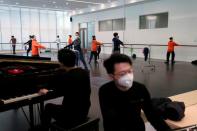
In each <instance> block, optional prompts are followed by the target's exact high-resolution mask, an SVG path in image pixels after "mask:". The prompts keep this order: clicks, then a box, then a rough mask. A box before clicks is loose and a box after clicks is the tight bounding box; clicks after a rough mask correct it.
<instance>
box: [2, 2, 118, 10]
mask: <svg viewBox="0 0 197 131" xmlns="http://www.w3.org/2000/svg"><path fill="white" fill-rule="evenodd" d="M114 1H117V0H0V4H2V5H12V6H25V7H36V8H49V9H59V10H76V9H83V8H88V7H92V6H94V5H95V6H96V5H99V4H102V3H110V2H114Z"/></svg>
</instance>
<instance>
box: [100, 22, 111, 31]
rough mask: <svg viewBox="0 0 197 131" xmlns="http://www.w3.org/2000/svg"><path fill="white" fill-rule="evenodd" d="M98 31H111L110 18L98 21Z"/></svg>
mask: <svg viewBox="0 0 197 131" xmlns="http://www.w3.org/2000/svg"><path fill="white" fill-rule="evenodd" d="M99 31H112V20H105V21H99Z"/></svg>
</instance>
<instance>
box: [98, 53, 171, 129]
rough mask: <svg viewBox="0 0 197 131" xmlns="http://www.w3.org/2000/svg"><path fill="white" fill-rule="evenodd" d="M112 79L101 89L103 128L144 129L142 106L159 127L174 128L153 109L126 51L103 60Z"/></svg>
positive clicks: (152, 122)
mask: <svg viewBox="0 0 197 131" xmlns="http://www.w3.org/2000/svg"><path fill="white" fill-rule="evenodd" d="M104 67H105V68H106V70H107V73H108V74H109V76H110V77H111V78H112V81H110V82H108V83H106V84H104V85H103V86H102V87H101V88H100V89H99V101H100V107H101V112H102V116H103V124H104V131H145V125H144V122H143V119H142V118H141V115H140V114H141V109H142V110H143V111H144V113H145V115H146V117H147V119H148V120H149V122H150V123H151V124H152V125H153V127H154V128H155V129H156V130H158V131H171V129H170V128H169V126H168V125H167V124H166V123H165V121H164V120H163V119H161V117H160V116H157V115H156V114H155V112H154V111H153V109H152V105H151V98H150V94H149V92H148V90H147V89H146V87H145V86H144V85H142V84H140V83H138V82H135V81H133V78H134V75H133V67H132V61H131V59H130V58H129V57H128V56H126V55H123V54H112V55H111V56H110V57H109V58H108V59H106V60H105V61H104Z"/></svg>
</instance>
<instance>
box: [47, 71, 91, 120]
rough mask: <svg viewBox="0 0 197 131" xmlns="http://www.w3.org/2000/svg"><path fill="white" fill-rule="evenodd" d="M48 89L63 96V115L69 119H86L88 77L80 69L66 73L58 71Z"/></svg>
mask: <svg viewBox="0 0 197 131" xmlns="http://www.w3.org/2000/svg"><path fill="white" fill-rule="evenodd" d="M58 72H59V73H57V72H56V73H57V75H55V78H53V81H52V82H51V83H50V84H49V88H50V89H53V90H54V91H56V93H58V94H59V95H62V96H64V98H63V102H62V105H63V107H64V111H65V113H64V115H65V116H67V117H69V116H70V117H71V118H77V119H79V118H86V117H87V115H88V111H89V108H90V93H91V88H90V77H89V73H88V72H87V71H86V70H84V69H81V68H74V69H71V70H70V71H68V72H66V71H65V70H59V71H58Z"/></svg>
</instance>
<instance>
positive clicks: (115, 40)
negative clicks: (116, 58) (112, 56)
mask: <svg viewBox="0 0 197 131" xmlns="http://www.w3.org/2000/svg"><path fill="white" fill-rule="evenodd" d="M112 41H113V44H114V49H113V50H114V51H119V50H120V45H124V44H123V42H122V41H120V40H119V39H118V38H116V37H114V38H113V39H112Z"/></svg>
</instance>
